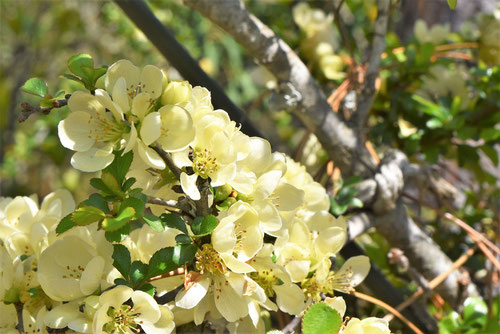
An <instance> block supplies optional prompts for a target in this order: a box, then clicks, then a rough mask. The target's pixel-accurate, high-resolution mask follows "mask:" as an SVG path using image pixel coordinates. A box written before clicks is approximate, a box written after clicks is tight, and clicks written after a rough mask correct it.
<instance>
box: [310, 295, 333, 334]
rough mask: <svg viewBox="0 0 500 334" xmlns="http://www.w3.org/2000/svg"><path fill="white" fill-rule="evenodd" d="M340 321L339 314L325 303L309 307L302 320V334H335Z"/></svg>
mask: <svg viewBox="0 0 500 334" xmlns="http://www.w3.org/2000/svg"><path fill="white" fill-rule="evenodd" d="M341 325H342V319H341V317H340V314H339V313H338V312H337V311H336V310H334V309H333V308H331V307H330V306H328V305H327V304H325V303H322V302H320V303H316V304H313V305H311V306H310V307H309V308H308V309H307V311H306V313H305V314H304V317H303V320H302V333H303V334H318V333H321V334H330V333H331V334H336V333H338V331H339V329H340V326H341Z"/></svg>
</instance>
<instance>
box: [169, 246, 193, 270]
mask: <svg viewBox="0 0 500 334" xmlns="http://www.w3.org/2000/svg"><path fill="white" fill-rule="evenodd" d="M197 251H198V247H197V246H196V245H194V244H187V245H181V244H178V245H175V247H174V252H173V254H172V260H173V261H174V263H176V264H177V265H179V266H181V265H183V264H184V263H186V262H189V261H191V260H192V259H193V258H194V256H195V255H196V252H197Z"/></svg>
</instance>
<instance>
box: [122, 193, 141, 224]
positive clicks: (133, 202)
mask: <svg viewBox="0 0 500 334" xmlns="http://www.w3.org/2000/svg"><path fill="white" fill-rule="evenodd" d="M127 207H131V208H134V210H135V217H134V218H135V219H139V218H140V217H142V215H143V214H144V202H143V201H141V200H140V199H138V198H135V197H128V198H125V199H124V200H123V202H122V204H121V205H120V211H122V210H124V209H125V208H127Z"/></svg>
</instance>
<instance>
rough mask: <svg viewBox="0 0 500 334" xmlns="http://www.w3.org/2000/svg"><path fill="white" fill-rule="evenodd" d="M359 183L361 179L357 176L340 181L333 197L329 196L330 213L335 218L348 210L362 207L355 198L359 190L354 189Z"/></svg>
mask: <svg viewBox="0 0 500 334" xmlns="http://www.w3.org/2000/svg"><path fill="white" fill-rule="evenodd" d="M361 181H362V179H361V178H360V177H357V176H354V177H351V178H349V179H346V180H344V181H342V183H341V185H340V188H338V191H337V193H336V194H335V196H330V205H331V207H330V211H331V213H333V214H334V215H335V216H340V215H343V214H344V213H345V212H346V211H347V210H348V209H349V208H352V207H354V208H361V207H363V202H361V200H360V199H359V198H356V195H358V193H359V190H357V189H356V188H355V187H356V185H358V184H359V183H360V182H361Z"/></svg>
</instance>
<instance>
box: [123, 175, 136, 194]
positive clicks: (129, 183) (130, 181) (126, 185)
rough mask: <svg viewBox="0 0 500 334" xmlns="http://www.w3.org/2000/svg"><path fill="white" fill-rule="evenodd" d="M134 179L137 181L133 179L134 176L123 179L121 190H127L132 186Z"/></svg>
mask: <svg viewBox="0 0 500 334" xmlns="http://www.w3.org/2000/svg"><path fill="white" fill-rule="evenodd" d="M135 181H137V180H136V179H135V177H131V178H129V179H127V180H125V182H124V183H123V186H122V190H123V191H127V190H128V189H129V188H130V187H132V186H133V185H134V183H135Z"/></svg>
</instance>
